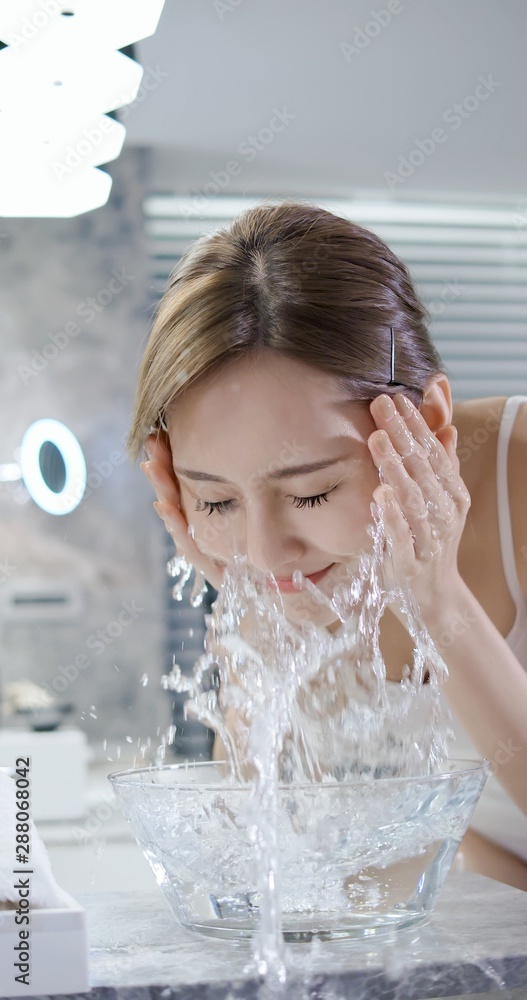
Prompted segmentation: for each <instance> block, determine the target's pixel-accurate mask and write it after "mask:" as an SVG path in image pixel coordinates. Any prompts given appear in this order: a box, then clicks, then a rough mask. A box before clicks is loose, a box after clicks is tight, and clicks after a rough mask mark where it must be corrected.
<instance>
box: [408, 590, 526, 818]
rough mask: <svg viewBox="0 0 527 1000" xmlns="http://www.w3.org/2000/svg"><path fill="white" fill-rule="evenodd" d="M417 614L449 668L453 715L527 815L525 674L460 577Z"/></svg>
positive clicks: (446, 690) (447, 692)
mask: <svg viewBox="0 0 527 1000" xmlns="http://www.w3.org/2000/svg"><path fill="white" fill-rule="evenodd" d="M421 614H422V618H423V621H424V623H425V625H426V627H427V629H428V631H429V632H430V636H431V638H432V640H433V642H434V643H435V645H436V646H437V649H438V651H439V653H440V654H441V656H442V657H443V659H444V661H445V663H446V664H447V667H448V671H449V676H448V678H447V680H446V681H445V683H444V684H443V690H444V693H445V697H446V698H447V700H448V702H449V705H450V707H451V709H452V711H453V712H454V713H455V715H456V716H457V717H458V718H459V720H460V722H461V724H462V725H463V726H464V727H465V729H466V730H467V733H468V735H469V736H470V738H471V739H472V742H473V743H474V744H475V746H476V747H477V748H478V750H479V752H480V753H481V754H482V756H483V757H486V758H487V760H489V761H491V762H492V764H493V765H494V771H495V774H496V777H497V778H498V779H499V781H500V782H501V783H502V785H503V786H504V788H506V790H507V791H508V793H509V795H510V796H511V797H512V798H513V799H514V801H515V802H516V803H517V805H518V806H519V808H520V809H522V811H523V812H524V813H525V814H526V815H527V672H526V671H525V670H524V669H523V667H522V666H521V664H520V663H519V662H518V660H517V659H516V657H515V655H514V653H513V652H512V650H511V649H510V647H509V646H508V645H507V643H506V641H505V639H504V638H503V636H502V635H501V634H500V632H498V629H497V628H496V627H495V625H494V624H493V623H492V622H491V620H490V618H489V617H488V615H487V614H486V612H485V611H484V609H483V608H482V606H481V604H480V603H479V601H478V600H477V599H476V597H475V596H474V594H473V593H472V591H471V590H470V589H469V587H468V586H467V585H466V583H465V582H464V580H463V579H462V578H461V577H460V578H459V581H458V584H457V587H453V588H452V589H451V592H450V596H449V600H448V601H447V600H443V601H442V602H441V604H440V606H438V607H437V608H436V609H434V610H424V611H423V609H422V608H421Z"/></svg>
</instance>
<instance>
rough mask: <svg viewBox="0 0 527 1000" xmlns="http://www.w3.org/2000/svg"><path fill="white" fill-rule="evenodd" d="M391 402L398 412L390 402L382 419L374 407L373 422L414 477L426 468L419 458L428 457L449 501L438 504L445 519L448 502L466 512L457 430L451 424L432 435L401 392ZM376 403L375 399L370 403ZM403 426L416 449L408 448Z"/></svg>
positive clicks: (430, 488) (431, 490) (431, 486)
mask: <svg viewBox="0 0 527 1000" xmlns="http://www.w3.org/2000/svg"><path fill="white" fill-rule="evenodd" d="M383 399H384V397H383ZM394 401H395V402H396V403H397V408H398V409H396V408H395V406H394V405H393V402H392V401H391V400H389V403H388V408H389V410H390V413H391V416H388V415H386V416H384V417H382V415H381V414H380V409H381V407H380V405H379V404H377V407H376V408H375V407H374V412H373V416H374V418H375V420H376V421H377V422H378V423H380V424H382V426H383V428H384V430H385V431H386V433H387V434H388V435H389V436H390V439H391V440H393V443H394V445H395V446H396V448H397V451H398V452H399V454H401V455H402V457H403V459H404V461H405V463H406V465H407V466H408V468H409V469H410V471H411V473H412V474H413V475H416V474H417V475H420V476H421V477H422V475H423V473H424V470H425V467H426V466H424V465H422V463H420V462H419V459H420V458H421V457H422V456H423V455H425V456H426V457H427V458H428V461H429V463H430V468H431V469H432V470H433V473H434V475H435V476H436V478H437V479H438V481H439V482H440V483H441V484H442V486H443V488H444V490H445V496H446V497H448V502H446V503H444V502H443V504H442V505H440V509H442V510H443V511H444V513H445V516H447V517H449V516H452V508H451V505H450V502H449V501H450V500H452V501H453V502H454V503H455V505H456V507H457V508H458V509H459V510H460V511H465V512H466V511H467V510H468V507H469V506H470V495H469V493H468V490H467V488H466V486H465V484H464V482H463V480H462V479H461V477H460V475H459V468H460V465H459V459H458V456H457V452H456V442H457V430H456V428H455V427H454V425H453V424H448V425H447V427H444V428H440V430H438V431H437V432H436V433H435V434H434V433H433V432H432V431H431V430H430V428H429V427H428V424H427V423H426V420H425V419H424V418H423V417H422V415H421V414H420V413H419V410H417V409H416V407H415V406H414V405H413V403H412V402H411V401H410V400H409V399H407V397H406V396H403V395H402V393H396V395H395V396H394ZM375 402H376V401H375V400H374V401H373V403H375ZM372 405H373V404H372ZM403 424H404V425H405V428H406V432H407V433H410V434H411V437H412V438H413V440H415V441H416V447H414V448H408V447H407V439H406V436H405V432H404V431H403V429H402V425H403ZM423 482H424V481H423ZM425 485H426V483H425ZM434 488H435V487H434V484H433V482H430V481H428V487H427V492H428V496H427V499H430V500H433V499H434V495H433V494H434Z"/></svg>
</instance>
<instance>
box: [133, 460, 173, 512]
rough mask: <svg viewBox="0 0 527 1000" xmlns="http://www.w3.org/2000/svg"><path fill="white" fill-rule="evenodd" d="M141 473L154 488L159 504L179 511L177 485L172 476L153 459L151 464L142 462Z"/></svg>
mask: <svg viewBox="0 0 527 1000" xmlns="http://www.w3.org/2000/svg"><path fill="white" fill-rule="evenodd" d="M141 471H142V472H143V473H144V475H145V476H146V478H147V479H148V481H149V482H150V483H151V484H152V486H153V487H154V489H155V491H156V493H157V498H158V500H159V501H160V503H167V504H171V505H172V506H173V507H176V508H177V509H178V510H179V509H181V496H180V493H179V485H178V482H177V480H176V477H175V476H174V475H171V474H170V472H168V471H167V469H166V468H165V467H164V466H163V465H161V464H160V463H159V462H156V461H155V460H154V459H152V461H151V462H142V463H141Z"/></svg>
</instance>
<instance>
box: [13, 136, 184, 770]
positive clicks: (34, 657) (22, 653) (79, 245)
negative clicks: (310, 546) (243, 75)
mask: <svg viewBox="0 0 527 1000" xmlns="http://www.w3.org/2000/svg"><path fill="white" fill-rule="evenodd" d="M106 169H107V170H108V172H109V173H110V174H111V175H112V177H113V188H112V193H111V196H110V200H109V202H108V204H107V205H105V206H104V207H102V208H100V209H97V210H95V211H92V212H88V213H87V214H85V215H82V216H79V217H77V218H74V219H13V220H12V219H0V259H1V273H2V278H1V288H0V344H1V354H0V428H1V431H0V466H3V468H4V473H5V471H6V465H9V464H13V465H14V464H16V462H17V461H18V458H19V454H20V453H19V449H20V444H21V441H22V437H23V434H24V432H25V430H26V429H27V428H28V427H29V425H30V424H31V423H32V422H33V421H35V420H37V419H39V418H42V417H51V418H54V419H56V420H60V421H62V422H64V423H65V424H66V425H67V426H68V427H69V428H70V429H71V430H72V431H73V433H74V434H75V435H76V437H77V439H78V441H79V442H80V444H81V446H82V449H83V451H84V455H85V458H86V463H87V469H88V487H87V490H86V493H85V495H84V497H83V499H82V501H81V503H80V504H79V506H78V507H77V508H76V509H75V510H74V511H72V512H71V513H69V514H66V515H63V516H53V515H50V514H47V513H45V512H44V511H43V510H41V509H40V508H39V507H38V506H36V504H35V503H34V502H33V500H32V499H31V498H30V497H29V495H28V493H27V491H26V489H25V487H24V485H23V484H22V482H21V481H20V480H13V481H7V482H6V481H4V482H0V678H1V684H0V691H1V690H2V687H3V688H4V689H5V685H6V684H7V683H8V682H9V681H10V680H15V679H23V678H27V679H29V680H33V681H35V682H36V683H39V684H42V685H43V686H45V687H46V688H47V690H48V691H49V692H50V693H53V694H54V695H55V696H56V697H57V699H58V700H59V701H62V702H69V703H71V704H72V705H73V706H74V710H73V712H72V714H71V715H70V716H69V722H70V723H73V724H75V725H78V726H79V727H80V728H82V729H84V730H85V732H86V733H87V734H88V738H89V739H90V741H92V742H99V741H102V740H104V739H107V740H108V741H109V742H108V750H111V746H112V744H114V743H115V744H116V743H119V742H121V743H123V741H125V739H126V738H127V740H126V742H127V743H128V744H132V743H133V744H134V745H136V746H137V745H139V746H154V745H155V743H156V741H158V740H159V734H160V732H163V731H164V729H165V727H166V725H167V724H168V722H169V716H170V699H169V695H168V694H167V693H166V692H164V691H163V690H162V689H161V686H160V677H161V673H162V671H163V669H165V668H166V664H165V663H164V662H163V643H164V638H165V637H164V624H163V612H164V608H163V601H164V592H165V561H166V555H165V550H164V542H163V527H162V524H161V522H159V519H158V518H157V516H156V515H155V512H154V511H153V509H152V501H153V499H154V496H153V493H152V490H151V487H150V486H149V484H148V483H147V482H146V480H144V477H143V476H142V475H141V472H140V470H139V468H138V466H135V467H132V466H131V465H130V463H129V461H128V458H127V456H126V454H125V447H124V441H125V438H126V434H127V430H128V427H129V422H130V415H131V410H132V402H133V391H134V383H135V376H136V371H137V365H138V361H139V358H140V355H141V353H142V345H143V342H144V339H145V336H146V334H147V332H148V329H149V323H150V319H151V312H152V295H151V292H150V289H149V287H148V278H147V266H146V247H145V240H144V237H143V219H142V200H143V194H144V191H145V187H146V185H147V184H148V176H149V153H148V151H147V150H146V149H141V148H135V149H134V148H125V149H124V150H123V152H122V154H121V156H120V157H119V158H118V160H117V161H115V162H114V163H112V164H109V165H108V166H107V167H106ZM35 600H36V602H37V603H35ZM0 700H1V698H0ZM4 721H5V720H4Z"/></svg>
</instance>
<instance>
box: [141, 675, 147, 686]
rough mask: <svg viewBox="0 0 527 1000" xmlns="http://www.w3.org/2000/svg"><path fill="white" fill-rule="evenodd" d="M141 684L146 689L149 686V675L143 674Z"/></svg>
mask: <svg viewBox="0 0 527 1000" xmlns="http://www.w3.org/2000/svg"><path fill="white" fill-rule="evenodd" d="M140 684H141V685H142V686H143V687H146V685H147V684H148V674H143V676H142V677H141V680H140Z"/></svg>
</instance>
